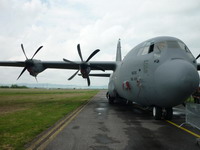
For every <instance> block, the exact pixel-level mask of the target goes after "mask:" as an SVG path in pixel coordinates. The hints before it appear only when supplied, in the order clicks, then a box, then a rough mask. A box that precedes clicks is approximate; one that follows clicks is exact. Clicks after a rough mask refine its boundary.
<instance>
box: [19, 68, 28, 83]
mask: <svg viewBox="0 0 200 150" xmlns="http://www.w3.org/2000/svg"><path fill="white" fill-rule="evenodd" d="M26 69H27V68H26V67H24V69H23V70H22V72H21V73H20V75H19V77H18V78H17V80H18V79H19V78H20V77H21V75H22V74H23V73H24V71H26Z"/></svg>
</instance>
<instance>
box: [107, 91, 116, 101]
mask: <svg viewBox="0 0 200 150" xmlns="http://www.w3.org/2000/svg"><path fill="white" fill-rule="evenodd" d="M106 97H107V98H108V102H109V104H114V102H115V98H114V97H111V96H110V94H109V93H107V94H106Z"/></svg>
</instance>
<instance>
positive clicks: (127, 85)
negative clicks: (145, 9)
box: [0, 36, 200, 120]
mask: <svg viewBox="0 0 200 150" xmlns="http://www.w3.org/2000/svg"><path fill="white" fill-rule="evenodd" d="M21 48H22V51H23V53H24V55H25V57H26V60H25V61H0V66H14V67H24V68H23V70H22V72H21V73H20V75H19V76H18V78H17V79H19V78H20V77H21V75H22V74H23V73H24V72H25V71H26V70H28V72H29V73H30V75H32V76H34V77H36V76H37V75H38V74H39V73H41V72H42V71H44V70H45V69H47V68H55V69H77V71H76V72H75V73H74V74H73V75H72V76H71V77H70V78H69V79H68V80H71V79H72V78H74V76H76V75H77V74H78V72H79V71H80V73H81V75H82V77H83V78H86V79H87V83H88V86H89V85H90V78H89V76H101V77H110V80H109V85H108V93H107V97H108V100H109V103H110V104H112V103H114V102H115V100H116V99H119V98H120V99H122V100H127V101H130V102H134V103H137V104H139V105H142V106H147V107H151V108H153V116H154V118H155V119H157V120H159V119H161V118H162V117H163V118H164V119H168V120H170V119H172V116H173V109H172V107H174V106H176V105H179V104H182V103H183V102H184V101H185V100H186V99H187V98H188V97H189V96H190V95H191V94H192V93H193V92H194V91H195V89H196V88H197V87H198V86H199V74H198V70H200V64H199V63H197V61H196V60H197V59H198V58H199V57H200V55H198V56H197V57H196V58H195V57H194V56H193V55H192V53H191V52H190V50H189V49H188V47H187V46H186V45H185V44H184V43H183V42H182V41H181V40H179V39H177V38H174V37H168V36H162V37H156V38H152V39H150V40H147V41H145V42H142V43H141V44H139V45H137V46H136V47H135V48H133V49H132V50H130V52H129V53H128V54H127V55H126V56H125V57H124V59H123V60H122V58H121V45H120V40H119V42H118V45H117V55H116V61H90V59H91V58H92V57H93V56H94V55H96V54H97V53H98V52H99V51H100V50H98V49H97V50H95V51H94V52H93V53H92V54H91V55H90V56H89V57H88V59H87V60H86V61H85V60H84V59H83V57H82V53H81V49H80V45H79V44H78V45H77V50H78V54H79V56H80V59H81V61H71V60H67V59H63V61H40V60H36V59H33V58H34V56H35V55H36V54H37V53H38V51H39V50H40V49H41V48H42V46H41V47H39V48H38V49H37V51H36V52H35V53H34V55H33V56H32V58H31V59H28V57H27V56H26V53H25V50H24V47H23V45H22V44H21ZM91 70H102V71H106V70H112V71H113V73H112V74H108V73H102V74H90V71H91Z"/></svg>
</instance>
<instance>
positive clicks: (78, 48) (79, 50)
mask: <svg viewBox="0 0 200 150" xmlns="http://www.w3.org/2000/svg"><path fill="white" fill-rule="evenodd" d="M77 50H78V54H79V56H80V58H81V61H82V62H83V57H82V54H81V48H80V44H78V45H77Z"/></svg>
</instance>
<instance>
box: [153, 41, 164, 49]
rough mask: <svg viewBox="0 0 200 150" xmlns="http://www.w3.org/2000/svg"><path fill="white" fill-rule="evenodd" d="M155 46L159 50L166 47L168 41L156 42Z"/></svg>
mask: <svg viewBox="0 0 200 150" xmlns="http://www.w3.org/2000/svg"><path fill="white" fill-rule="evenodd" d="M155 48H156V49H158V50H159V51H161V50H163V49H165V48H166V43H165V42H159V43H156V44H155Z"/></svg>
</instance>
